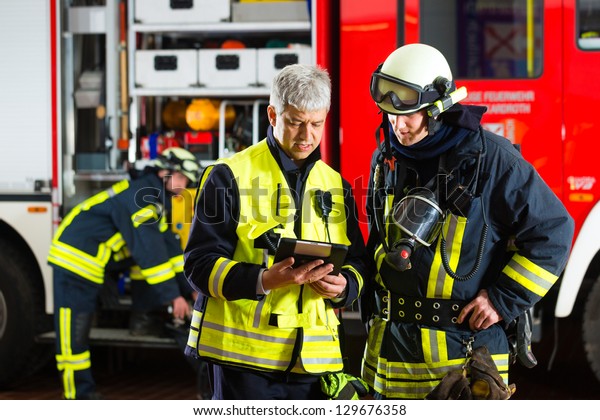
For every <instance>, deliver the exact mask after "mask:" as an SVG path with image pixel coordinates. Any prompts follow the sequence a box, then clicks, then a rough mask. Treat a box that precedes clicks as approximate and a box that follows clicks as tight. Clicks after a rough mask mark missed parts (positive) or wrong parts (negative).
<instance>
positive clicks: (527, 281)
mask: <svg viewBox="0 0 600 420" xmlns="http://www.w3.org/2000/svg"><path fill="white" fill-rule="evenodd" d="M502 272H503V273H504V274H506V275H507V276H508V277H510V278H511V279H513V280H514V281H516V282H517V283H519V284H520V285H521V286H523V287H524V288H526V289H527V290H529V291H531V292H533V293H535V294H536V295H538V296H544V295H545V294H546V293H547V292H548V290H550V288H551V287H552V285H553V284H554V283H555V282H556V280H557V279H558V276H555V275H554V274H552V273H550V272H549V271H547V270H545V269H543V268H542V267H540V266H539V265H536V264H534V263H533V262H531V261H529V260H528V259H527V258H525V257H524V256H522V255H519V254H514V255H513V257H512V259H511V260H510V261H509V262H508V264H507V265H506V266H505V267H504V269H503V270H502Z"/></svg>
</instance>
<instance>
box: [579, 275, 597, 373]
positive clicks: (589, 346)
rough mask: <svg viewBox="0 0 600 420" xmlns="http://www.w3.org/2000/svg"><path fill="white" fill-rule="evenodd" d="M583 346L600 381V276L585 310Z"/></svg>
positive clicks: (588, 298)
mask: <svg viewBox="0 0 600 420" xmlns="http://www.w3.org/2000/svg"><path fill="white" fill-rule="evenodd" d="M582 330H583V348H584V350H585V354H586V356H587V359H588V362H589V364H590V367H591V369H592V371H593V372H594V374H595V375H596V378H597V379H598V381H600V278H598V280H597V281H596V282H594V284H593V285H592V288H591V290H590V294H589V295H588V297H587V300H586V302H585V309H584V311H583V327H582Z"/></svg>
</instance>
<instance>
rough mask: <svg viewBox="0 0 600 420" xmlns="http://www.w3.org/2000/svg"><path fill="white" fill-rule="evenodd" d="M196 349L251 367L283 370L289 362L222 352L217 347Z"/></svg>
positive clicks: (204, 346) (202, 346)
mask: <svg viewBox="0 0 600 420" xmlns="http://www.w3.org/2000/svg"><path fill="white" fill-rule="evenodd" d="M198 349H199V352H206V353H209V354H215V355H219V356H223V357H226V358H228V359H233V360H239V361H244V362H246V363H248V364H253V365H264V366H271V367H272V368H280V369H283V368H286V367H287V366H288V364H289V362H287V361H285V360H271V359H263V358H260V357H252V356H249V355H247V354H243V353H233V352H230V351H224V350H223V349H220V348H217V347H210V346H206V345H200V346H199V347H198Z"/></svg>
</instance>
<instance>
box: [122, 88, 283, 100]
mask: <svg viewBox="0 0 600 420" xmlns="http://www.w3.org/2000/svg"><path fill="white" fill-rule="evenodd" d="M270 93H271V91H270V89H268V88H266V87H255V88H254V87H247V88H228V89H216V88H211V89H208V88H201V87H190V88H169V89H150V88H134V89H133V90H132V91H131V93H130V94H131V95H133V96H197V97H203V98H253V97H266V96H269V94H270Z"/></svg>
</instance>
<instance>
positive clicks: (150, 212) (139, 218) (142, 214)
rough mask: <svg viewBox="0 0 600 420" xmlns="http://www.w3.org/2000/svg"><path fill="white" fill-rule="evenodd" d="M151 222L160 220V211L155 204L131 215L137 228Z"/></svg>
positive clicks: (132, 221)
mask: <svg viewBox="0 0 600 420" xmlns="http://www.w3.org/2000/svg"><path fill="white" fill-rule="evenodd" d="M150 220H152V221H153V223H154V221H158V220H159V216H158V209H157V208H156V206H155V205H154V204H149V205H147V206H146V207H144V208H142V209H139V210H138V211H136V212H135V213H133V214H132V215H131V223H132V224H133V227H135V228H137V227H140V225H142V224H144V223H146V222H148V221H150Z"/></svg>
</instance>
